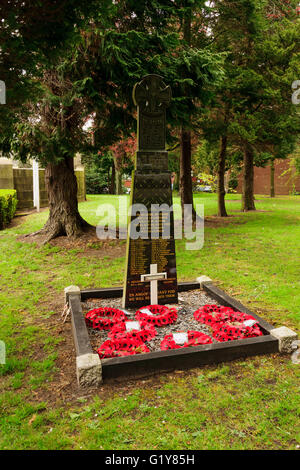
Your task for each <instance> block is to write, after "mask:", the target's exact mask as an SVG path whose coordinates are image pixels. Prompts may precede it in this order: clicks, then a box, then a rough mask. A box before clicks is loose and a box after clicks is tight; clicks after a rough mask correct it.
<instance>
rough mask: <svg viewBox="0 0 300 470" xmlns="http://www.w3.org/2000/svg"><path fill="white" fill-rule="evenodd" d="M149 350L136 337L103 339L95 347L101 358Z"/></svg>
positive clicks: (129, 354)
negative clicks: (98, 346)
mask: <svg viewBox="0 0 300 470" xmlns="http://www.w3.org/2000/svg"><path fill="white" fill-rule="evenodd" d="M147 352H149V349H148V348H147V346H145V344H144V343H142V342H141V340H139V339H137V338H130V339H126V338H114V339H111V340H109V339H108V340H106V341H104V343H103V344H101V346H100V348H98V349H97V353H98V354H99V356H100V358H101V359H105V358H109V357H121V356H131V355H133V354H142V353H147Z"/></svg>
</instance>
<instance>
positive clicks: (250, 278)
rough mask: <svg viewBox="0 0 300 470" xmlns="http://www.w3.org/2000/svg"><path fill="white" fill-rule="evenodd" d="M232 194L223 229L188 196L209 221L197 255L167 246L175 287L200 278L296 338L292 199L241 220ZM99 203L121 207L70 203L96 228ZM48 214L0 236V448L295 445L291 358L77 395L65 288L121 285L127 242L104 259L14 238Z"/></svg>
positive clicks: (298, 303) (297, 216) (208, 209)
mask: <svg viewBox="0 0 300 470" xmlns="http://www.w3.org/2000/svg"><path fill="white" fill-rule="evenodd" d="M239 198H240V197H239V196H238V195H232V196H229V197H228V202H227V207H228V211H229V215H230V217H229V218H228V220H226V221H222V220H220V219H218V218H216V217H214V214H215V213H216V197H215V195H196V196H195V200H196V202H197V203H199V204H204V207H205V215H206V216H207V221H206V224H205V243H204V247H203V248H202V249H201V250H196V251H195V250H186V245H185V241H183V240H178V241H177V269H178V276H179V279H180V280H188V279H194V278H196V277H197V276H199V275H200V274H206V275H208V276H210V277H211V278H213V279H214V280H215V281H216V282H217V283H218V284H219V285H220V286H221V287H222V288H224V289H225V290H226V291H227V292H229V293H230V294H231V295H233V296H236V297H237V298H238V299H240V300H241V301H242V302H243V303H245V304H246V305H248V306H249V307H250V308H251V309H252V310H254V311H256V312H257V313H259V314H260V315H262V316H263V317H264V318H265V319H266V320H267V321H269V322H270V323H273V324H274V325H275V326H281V325H286V326H289V327H291V328H293V329H294V330H298V331H299V319H300V318H299V317H300V288H299V287H300V285H299V284H300V268H299V260H300V243H299V242H300V198H299V197H297V196H295V197H292V196H291V197H280V198H275V199H270V198H267V197H262V196H257V209H258V211H257V212H251V213H247V214H243V213H241V212H239V211H240V203H239V202H238V200H239ZM126 201H127V197H126V196H124V197H123V198H122V204H123V207H125V203H126ZM175 202H176V198H175ZM177 202H178V200H177ZM100 203H109V204H110V203H112V204H114V205H115V206H116V207H117V206H118V204H119V200H118V198H117V197H114V196H89V198H88V202H85V203H82V204H80V211H81V214H82V215H83V217H84V218H86V220H88V221H89V222H90V223H92V224H94V225H95V224H97V223H101V221H100V219H101V217H100V215H99V212H98V215H97V208H98V206H99V204H100ZM123 212H124V213H125V209H123ZM124 213H123V215H124ZM46 218H47V212H41V213H40V214H34V215H30V216H28V217H27V218H26V219H25V221H24V222H23V223H22V224H19V225H16V226H14V227H12V228H8V229H6V230H4V231H2V232H0V249H1V267H0V312H1V313H0V328H1V329H0V340H2V341H4V342H5V344H6V349H7V361H6V364H5V365H0V389H1V395H0V449H157V450H163V449H296V448H300V447H299V446H300V432H299V431H300V430H299V409H300V406H299V405H300V403H299V375H300V374H299V365H296V364H292V362H291V359H290V356H279V355H271V356H270V355H269V356H262V357H255V358H251V359H247V360H240V361H235V362H233V363H224V364H220V365H218V366H210V367H205V368H202V369H200V368H199V369H194V370H192V371H185V372H184V371H177V372H173V373H169V374H164V375H162V376H160V377H152V378H148V379H144V380H139V381H130V382H128V383H122V384H119V385H116V384H104V385H103V386H102V387H101V388H100V389H99V390H96V391H93V392H92V393H89V392H86V391H80V390H78V389H77V386H76V380H75V378H74V375H75V369H74V363H75V362H74V350H73V345H72V339H71V333H70V325H69V323H66V324H62V321H61V317H60V314H61V312H62V309H63V294H62V293H63V288H64V287H65V286H67V285H70V284H76V285H79V286H80V287H82V288H84V287H93V286H96V287H105V286H111V285H120V284H121V283H122V279H123V271H124V261H125V257H124V247H125V241H124V240H123V241H121V242H118V241H113V242H110V244H109V245H110V248H111V252H112V253H114V256H111V255H110V252H109V250H107V249H106V250H105V251H104V249H103V248H102V245H101V244H100V245H97V246H93V247H87V248H88V251H86V250H85V249H84V248H83V247H82V246H79V247H76V246H75V247H74V246H73V247H72V248H71V249H70V248H65V247H63V246H57V245H54V246H52V245H50V244H49V245H46V246H42V247H39V246H37V245H36V244H35V243H26V242H24V241H23V240H20V239H19V238H20V236H21V235H23V234H25V233H29V232H33V231H35V230H38V229H39V228H40V227H41V226H42V225H43V223H44V222H45V220H46ZM123 220H125V219H124V217H123ZM121 223H124V221H123V222H122V217H121ZM118 249H120V252H118V251H117V250H118ZM116 253H117V255H116ZM118 253H120V254H119V255H118Z"/></svg>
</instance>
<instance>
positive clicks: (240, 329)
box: [213, 315, 263, 342]
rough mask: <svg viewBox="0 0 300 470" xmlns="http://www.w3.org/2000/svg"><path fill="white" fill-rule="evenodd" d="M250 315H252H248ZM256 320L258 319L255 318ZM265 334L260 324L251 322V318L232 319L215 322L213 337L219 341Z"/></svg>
mask: <svg viewBox="0 0 300 470" xmlns="http://www.w3.org/2000/svg"><path fill="white" fill-rule="evenodd" d="M247 316H248V317H249V316H250V315H247ZM253 321H255V322H256V320H254V319H253ZM256 336H263V332H262V331H261V329H260V328H259V326H258V324H257V323H255V324H251V320H245V321H232V322H226V323H220V324H215V325H214V326H213V337H214V338H215V339H216V340H217V341H221V342H222V341H233V340H235V339H244V338H254V337H256Z"/></svg>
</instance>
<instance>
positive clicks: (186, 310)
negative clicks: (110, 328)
mask: <svg viewBox="0 0 300 470" xmlns="http://www.w3.org/2000/svg"><path fill="white" fill-rule="evenodd" d="M178 300H179V302H178V304H174V305H173V304H172V307H176V308H177V313H178V319H177V321H176V322H175V323H173V324H172V325H166V326H162V327H155V328H156V331H157V335H156V336H155V337H154V338H153V339H152V340H151V341H148V342H147V343H146V345H147V347H148V348H149V349H150V351H160V343H161V341H162V340H163V338H164V337H165V336H166V335H168V334H170V333H175V332H178V331H185V332H186V331H188V330H194V331H201V332H202V333H205V334H207V335H209V336H210V337H211V338H212V340H213V342H214V343H215V342H216V341H215V340H214V339H213V337H212V335H211V329H210V327H208V326H206V325H202V324H201V323H198V322H197V321H196V320H195V319H194V317H193V313H194V311H195V310H197V309H198V308H200V307H202V306H203V305H207V304H215V305H219V304H218V303H217V302H216V301H215V300H214V299H212V298H211V297H209V296H208V295H206V294H204V293H203V291H201V290H192V291H188V292H181V293H180V294H179V295H178ZM121 304H122V299H121V298H115V299H88V300H86V301H85V302H82V310H83V313H84V315H85V314H86V313H87V312H88V311H89V310H91V309H93V308H99V307H113V308H120V309H121V308H122V307H121ZM127 311H128V312H130V313H131V315H130V316H129V315H128V320H134V319H135V312H136V310H131V309H127ZM88 332H89V335H90V340H91V344H92V347H93V349H94V350H95V351H96V350H97V348H99V346H101V344H102V343H103V342H104V341H105V340H106V339H108V336H107V333H108V332H107V331H106V330H94V329H93V328H90V327H88Z"/></svg>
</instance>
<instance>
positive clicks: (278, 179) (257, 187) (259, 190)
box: [237, 160, 300, 196]
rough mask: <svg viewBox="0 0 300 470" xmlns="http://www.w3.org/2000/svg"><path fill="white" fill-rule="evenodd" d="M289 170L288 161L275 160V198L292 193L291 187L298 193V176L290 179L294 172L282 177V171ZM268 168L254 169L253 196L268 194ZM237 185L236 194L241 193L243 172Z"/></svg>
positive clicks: (299, 186)
mask: <svg viewBox="0 0 300 470" xmlns="http://www.w3.org/2000/svg"><path fill="white" fill-rule="evenodd" d="M288 168H289V160H275V175H274V180H275V196H282V195H289V194H290V193H291V192H292V191H293V185H295V190H296V191H299V192H300V175H299V176H296V178H291V175H292V174H293V175H295V172H293V173H290V172H289V173H288V174H286V175H284V176H283V175H282V173H283V172H284V171H286V170H287V169H288ZM270 172H271V170H270V166H269V165H268V166H267V167H265V168H260V167H254V193H255V194H268V195H269V194H270V182H271V174H270ZM238 179H239V184H238V187H237V192H238V193H241V192H242V181H243V172H242V173H241V174H240V175H239V178H238Z"/></svg>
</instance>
